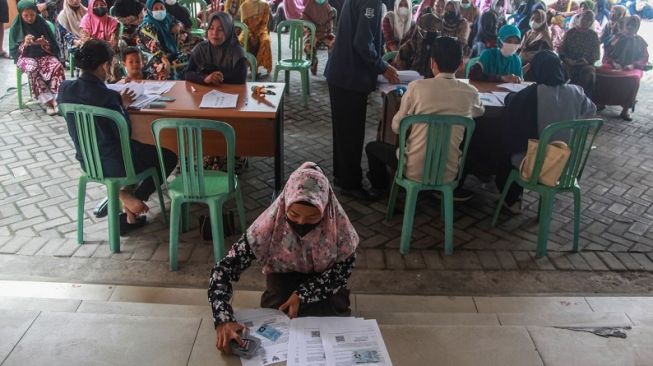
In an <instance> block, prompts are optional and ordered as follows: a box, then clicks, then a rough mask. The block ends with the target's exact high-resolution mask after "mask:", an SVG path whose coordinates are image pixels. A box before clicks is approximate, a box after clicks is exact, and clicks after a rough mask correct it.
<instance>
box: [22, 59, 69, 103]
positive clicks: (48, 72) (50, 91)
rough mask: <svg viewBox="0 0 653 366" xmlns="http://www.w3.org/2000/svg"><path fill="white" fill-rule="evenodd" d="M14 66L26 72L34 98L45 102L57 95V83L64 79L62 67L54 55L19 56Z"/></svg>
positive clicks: (59, 83)
mask: <svg viewBox="0 0 653 366" xmlns="http://www.w3.org/2000/svg"><path fill="white" fill-rule="evenodd" d="M16 66H18V68H19V69H20V70H21V71H22V72H23V73H26V74H27V76H28V78H29V83H30V88H31V92H32V95H33V96H34V98H36V99H38V101H39V102H40V103H41V104H46V103H48V102H50V101H52V100H53V99H55V98H56V97H57V93H58V92H59V85H61V83H62V82H63V81H64V79H65V71H64V67H63V65H62V64H61V62H59V59H57V58H56V57H54V56H43V57H38V58H31V57H22V56H21V57H19V58H18V61H17V62H16Z"/></svg>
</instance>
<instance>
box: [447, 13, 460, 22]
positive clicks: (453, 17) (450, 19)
mask: <svg viewBox="0 0 653 366" xmlns="http://www.w3.org/2000/svg"><path fill="white" fill-rule="evenodd" d="M456 19H458V16H456V12H455V11H448V12H446V13H444V20H445V21H446V22H447V23H453V22H455V21H456Z"/></svg>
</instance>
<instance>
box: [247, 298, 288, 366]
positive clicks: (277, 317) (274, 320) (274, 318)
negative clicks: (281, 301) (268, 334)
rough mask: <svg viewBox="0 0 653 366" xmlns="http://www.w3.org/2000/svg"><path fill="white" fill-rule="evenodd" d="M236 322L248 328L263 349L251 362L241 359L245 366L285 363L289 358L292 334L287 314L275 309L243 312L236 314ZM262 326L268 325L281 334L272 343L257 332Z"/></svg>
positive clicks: (260, 349)
mask: <svg viewBox="0 0 653 366" xmlns="http://www.w3.org/2000/svg"><path fill="white" fill-rule="evenodd" d="M234 316H235V317H236V320H238V322H239V323H241V324H243V325H244V326H246V327H248V328H249V330H250V332H249V335H250V336H253V337H256V338H258V339H260V340H261V347H260V348H259V350H258V352H257V353H256V355H255V356H254V357H252V358H251V359H249V360H246V359H244V358H241V359H240V362H241V364H242V365H243V366H264V365H269V364H272V363H277V362H281V361H285V360H286V359H287V358H288V336H289V334H290V319H289V318H288V316H287V315H286V314H284V313H283V312H281V311H279V310H275V309H252V310H241V311H236V312H235V313H234ZM262 325H268V326H271V327H273V328H274V329H276V330H278V331H279V332H281V335H280V336H279V337H278V338H277V339H276V341H272V340H270V339H268V338H265V337H264V336H262V335H260V334H259V333H257V332H256V330H257V329H259V328H260V327H261V326H262Z"/></svg>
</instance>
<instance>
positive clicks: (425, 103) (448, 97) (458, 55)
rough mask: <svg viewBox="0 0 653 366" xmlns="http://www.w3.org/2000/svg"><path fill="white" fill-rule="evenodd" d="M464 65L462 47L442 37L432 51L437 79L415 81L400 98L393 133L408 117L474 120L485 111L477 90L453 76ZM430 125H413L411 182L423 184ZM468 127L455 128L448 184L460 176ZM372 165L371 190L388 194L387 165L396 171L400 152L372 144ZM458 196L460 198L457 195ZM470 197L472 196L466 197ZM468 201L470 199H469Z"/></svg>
mask: <svg viewBox="0 0 653 366" xmlns="http://www.w3.org/2000/svg"><path fill="white" fill-rule="evenodd" d="M462 63H463V53H462V46H461V44H460V43H459V42H458V41H457V40H456V39H455V38H451V37H439V38H437V39H436V40H435V43H434V45H433V47H432V48H431V70H432V71H433V75H435V77H434V78H431V79H423V80H416V81H413V82H412V83H410V84H409V85H408V90H407V91H406V93H405V94H404V96H403V97H402V99H401V106H400V108H399V111H398V112H397V114H396V115H395V116H394V118H393V119H392V130H393V131H395V133H399V124H400V123H401V120H402V119H403V118H404V117H406V116H407V115H415V114H448V115H456V116H463V117H468V118H474V117H478V116H481V115H482V114H483V113H484V112H485V110H484V108H483V105H482V104H481V100H480V97H479V94H478V90H476V88H475V87H473V86H471V85H469V84H468V83H465V82H463V81H459V80H456V77H455V76H454V73H455V72H456V70H458V68H459V67H461V65H462ZM427 130H428V126H427V125H425V124H418V125H414V126H413V127H412V129H411V131H410V135H409V136H408V138H407V144H406V150H405V151H406V171H405V172H404V174H405V176H406V177H407V178H408V179H411V180H415V181H421V179H422V172H423V171H424V156H425V151H424V150H425V149H426V139H427ZM464 135H465V128H464V127H462V126H454V127H453V129H452V131H451V145H450V146H451V147H450V150H449V154H448V162H447V168H446V172H445V181H452V180H454V179H455V178H456V174H457V173H458V165H459V160H460V155H461V151H460V143H461V142H462V140H463V137H464ZM365 152H366V153H367V160H368V163H369V168H370V170H369V173H368V174H367V177H368V179H369V181H370V184H371V185H372V188H374V189H377V190H381V191H385V190H387V189H388V188H389V183H390V182H389V181H388V174H387V166H390V168H392V169H396V168H397V163H398V162H397V155H396V154H397V153H398V149H397V147H396V146H394V145H390V144H387V143H384V142H379V141H373V142H370V143H368V144H367V146H366V147H365ZM456 196H458V195H456ZM467 196H469V198H471V195H467ZM469 198H467V199H469Z"/></svg>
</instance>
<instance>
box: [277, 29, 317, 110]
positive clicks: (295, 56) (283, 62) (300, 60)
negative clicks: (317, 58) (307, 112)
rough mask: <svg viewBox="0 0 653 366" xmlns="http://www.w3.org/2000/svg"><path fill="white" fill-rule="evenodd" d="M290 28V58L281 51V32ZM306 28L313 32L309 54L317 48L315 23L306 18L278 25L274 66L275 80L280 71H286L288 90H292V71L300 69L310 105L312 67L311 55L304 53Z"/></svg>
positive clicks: (304, 90) (305, 102) (306, 100)
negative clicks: (285, 56) (309, 71)
mask: <svg viewBox="0 0 653 366" xmlns="http://www.w3.org/2000/svg"><path fill="white" fill-rule="evenodd" d="M286 28H288V30H289V32H288V38H289V39H290V53H291V54H290V58H282V56H283V55H282V52H281V33H282V31H283V30H284V29H286ZM304 28H308V29H309V31H310V33H311V48H310V52H309V53H308V54H309V55H312V54H313V48H315V25H314V24H313V23H311V22H309V21H306V20H284V21H283V22H281V23H279V25H278V26H277V46H278V48H277V50H278V52H277V63H276V65H275V67H274V81H275V82H276V81H277V79H278V77H279V71H281V70H284V71H285V73H286V75H285V76H286V92H289V91H290V85H289V84H290V71H299V72H300V74H301V77H302V95H303V96H304V105H308V95H309V94H310V93H311V90H310V79H309V76H308V70H309V68H310V67H311V57H310V56H306V54H305V53H304Z"/></svg>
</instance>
